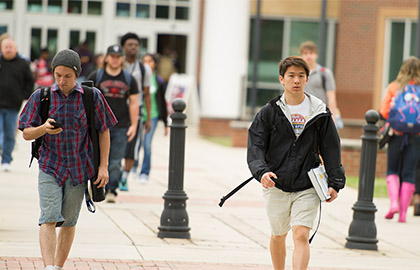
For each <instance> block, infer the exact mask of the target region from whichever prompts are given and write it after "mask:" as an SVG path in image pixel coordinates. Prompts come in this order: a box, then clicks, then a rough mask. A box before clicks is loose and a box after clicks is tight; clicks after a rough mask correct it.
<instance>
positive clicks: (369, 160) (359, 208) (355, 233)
mask: <svg viewBox="0 0 420 270" xmlns="http://www.w3.org/2000/svg"><path fill="white" fill-rule="evenodd" d="M365 119H366V122H367V125H365V126H364V127H363V130H364V134H363V135H362V153H361V158H360V172H359V192H358V197H357V202H356V203H355V204H354V205H353V208H352V209H353V211H354V213H353V221H352V222H351V224H350V228H349V236H348V237H347V238H346V239H347V243H346V248H350V249H364V250H378V245H377V243H378V240H377V239H376V225H375V212H376V211H377V209H376V206H375V204H374V203H373V202H372V201H373V190H374V183H375V170H376V154H377V151H378V135H377V132H378V130H379V128H378V126H376V122H378V120H379V114H378V112H376V111H375V110H369V111H367V112H366V115H365Z"/></svg>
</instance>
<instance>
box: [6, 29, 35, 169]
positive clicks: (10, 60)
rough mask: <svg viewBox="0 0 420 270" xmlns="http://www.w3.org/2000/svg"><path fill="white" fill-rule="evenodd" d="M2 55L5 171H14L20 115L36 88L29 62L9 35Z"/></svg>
mask: <svg viewBox="0 0 420 270" xmlns="http://www.w3.org/2000/svg"><path fill="white" fill-rule="evenodd" d="M0 50H1V57H0V138H1V137H2V138H3V153H2V156H1V165H2V171H10V169H11V165H10V164H11V162H12V152H13V148H14V146H15V131H16V124H17V117H18V114H19V110H20V107H21V106H22V102H23V101H24V100H25V99H28V98H29V97H30V96H31V94H32V90H33V88H34V78H33V76H32V71H31V69H30V67H29V63H28V62H27V61H26V60H25V59H23V58H21V57H19V56H18V53H17V47H16V43H15V41H14V40H13V39H12V38H11V37H6V38H5V39H4V40H3V41H2V43H1V48H0Z"/></svg>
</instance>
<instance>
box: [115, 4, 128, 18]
mask: <svg viewBox="0 0 420 270" xmlns="http://www.w3.org/2000/svg"><path fill="white" fill-rule="evenodd" d="M116 15H117V17H130V3H117V10H116Z"/></svg>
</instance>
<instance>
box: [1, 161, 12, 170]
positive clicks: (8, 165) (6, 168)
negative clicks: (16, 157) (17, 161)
mask: <svg viewBox="0 0 420 270" xmlns="http://www.w3.org/2000/svg"><path fill="white" fill-rule="evenodd" d="M11 169H12V166H11V165H10V163H3V164H1V170H2V171H3V172H10V171H11Z"/></svg>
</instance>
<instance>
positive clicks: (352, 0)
mask: <svg viewBox="0 0 420 270" xmlns="http://www.w3.org/2000/svg"><path fill="white" fill-rule="evenodd" d="M417 2H418V1H414V0H369V1H366V0H342V1H340V13H339V21H338V28H337V43H336V58H335V59H336V62H335V77H336V82H337V102H338V106H339V108H340V110H341V113H342V115H343V118H364V114H365V112H366V111H367V110H369V109H371V108H372V106H373V105H372V104H373V100H372V99H373V91H374V83H375V81H374V80H375V72H376V70H375V61H376V59H375V57H376V50H377V48H376V45H377V43H376V42H377V40H376V39H377V31H378V30H379V29H378V28H377V27H378V26H377V23H378V17H377V16H378V10H379V8H383V7H392V8H394V7H395V8H398V7H405V8H407V7H412V8H415V9H417V4H418V3H417ZM381 27H382V26H381ZM381 57H382V56H381ZM381 68H382V67H381ZM374 109H378V108H374Z"/></svg>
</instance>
